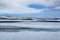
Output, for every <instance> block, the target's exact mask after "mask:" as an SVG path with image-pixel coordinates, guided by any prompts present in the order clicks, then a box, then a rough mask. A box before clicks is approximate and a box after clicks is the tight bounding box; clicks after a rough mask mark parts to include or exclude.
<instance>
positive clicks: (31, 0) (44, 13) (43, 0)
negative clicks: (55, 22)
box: [0, 0, 60, 17]
mask: <svg viewBox="0 0 60 40" xmlns="http://www.w3.org/2000/svg"><path fill="white" fill-rule="evenodd" d="M2 15H3V16H31V17H60V0H0V16H2Z"/></svg>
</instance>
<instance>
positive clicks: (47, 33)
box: [0, 22, 60, 40]
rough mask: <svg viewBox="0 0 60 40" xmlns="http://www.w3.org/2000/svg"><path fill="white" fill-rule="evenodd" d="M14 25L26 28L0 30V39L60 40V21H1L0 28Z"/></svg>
mask: <svg viewBox="0 0 60 40" xmlns="http://www.w3.org/2000/svg"><path fill="white" fill-rule="evenodd" d="M14 27H16V28H22V27H23V29H24V30H23V29H22V30H21V31H19V30H17V29H16V30H17V31H18V32H9V31H7V32H0V40H60V22H17V23H0V28H14ZM29 28H30V29H29ZM35 28H37V29H35ZM38 28H40V29H39V30H38ZM0 30H1V29H0ZM4 30H5V29H4ZM14 30H15V29H14ZM12 31H13V30H12Z"/></svg>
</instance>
